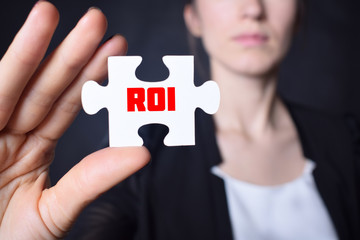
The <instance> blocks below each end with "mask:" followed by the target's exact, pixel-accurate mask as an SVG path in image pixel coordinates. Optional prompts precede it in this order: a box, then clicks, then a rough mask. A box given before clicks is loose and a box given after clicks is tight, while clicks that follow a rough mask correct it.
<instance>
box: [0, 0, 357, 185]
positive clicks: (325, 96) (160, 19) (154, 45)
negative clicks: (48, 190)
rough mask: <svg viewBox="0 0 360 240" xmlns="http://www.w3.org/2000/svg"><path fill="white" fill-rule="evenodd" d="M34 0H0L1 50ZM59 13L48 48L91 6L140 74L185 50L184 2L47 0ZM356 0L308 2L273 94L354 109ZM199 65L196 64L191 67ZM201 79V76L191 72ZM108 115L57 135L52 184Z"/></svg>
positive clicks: (97, 138)
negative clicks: (119, 37)
mask: <svg viewBox="0 0 360 240" xmlns="http://www.w3.org/2000/svg"><path fill="white" fill-rule="evenodd" d="M35 2H36V1H29V0H26V1H25V0H20V1H3V2H2V3H1V8H0V30H1V38H0V53H1V56H2V55H3V54H4V53H5V51H6V49H7V46H8V45H9V44H10V42H11V39H12V38H13V37H14V35H15V34H16V31H17V30H18V29H19V28H20V26H21V25H22V23H23V22H24V20H25V18H26V16H27V14H28V12H29V11H30V10H31V8H32V6H33V4H34V3H35ZM51 2H53V3H54V4H55V5H56V6H57V7H58V8H59V11H60V14H61V18H60V24H59V27H58V30H57V31H56V33H55V36H54V39H53V42H52V44H51V46H50V49H53V48H54V47H55V46H56V45H57V44H59V43H60V41H61V39H63V38H64V37H65V36H66V34H67V33H68V32H69V31H70V30H71V28H72V27H74V25H75V24H76V21H77V20H78V19H79V18H80V17H81V16H82V15H83V14H84V13H85V12H86V11H87V9H88V8H89V7H91V6H97V7H99V8H101V9H102V11H103V12H104V13H105V14H106V16H107V17H108V21H109V28H108V33H107V36H106V37H105V39H106V38H107V37H110V36H111V35H113V34H114V33H121V34H123V35H124V36H125V37H126V38H127V40H128V42H129V51H128V54H129V55H140V56H142V57H143V63H142V64H141V65H140V67H139V68H138V70H137V75H138V78H139V79H143V80H161V79H166V78H167V74H168V70H167V69H166V67H165V65H163V63H162V61H161V57H162V56H163V55H174V54H189V53H190V51H189V48H188V44H187V37H186V30H185V26H184V22H183V19H182V9H183V0H151V1H150V0H101V1H100V0H98V1H96V0H76V1H70V0H53V1H51ZM355 5H358V4H357V1H356V0H353V1H350V0H341V1H340V0H310V1H309V5H308V6H307V9H306V17H305V19H304V24H303V28H302V29H301V30H300V32H299V33H298V35H297V36H296V38H295V40H294V44H293V46H292V48H291V51H290V53H289V55H288V57H287V58H286V59H285V61H284V64H283V66H282V69H281V75H280V84H279V91H280V93H281V94H282V95H283V96H284V97H286V98H287V99H290V100H292V101H295V102H298V103H302V104H305V105H309V106H313V107H315V108H319V109H323V110H326V111H331V112H337V113H344V112H349V111H351V112H354V113H360V94H359V93H358V92H359V91H360V82H359V81H360V78H359V76H358V68H359V67H360V61H359V56H358V55H359V53H360V48H359V43H360V41H359V40H360V38H359V30H360V28H359V23H360V19H359V18H360V17H359V16H360V15H359V14H358V13H357V6H355ZM195 69H196V70H199V69H200V66H198V65H197V64H196V65H195ZM197 78H199V75H197ZM107 127H108V125H107V112H106V110H101V111H100V113H98V114H97V115H94V116H88V115H86V114H85V113H84V112H80V114H79V117H78V118H77V119H76V120H75V122H74V124H73V125H72V126H71V127H70V128H69V129H68V131H67V132H66V133H65V135H64V136H63V138H61V139H60V141H59V144H58V147H57V151H56V157H55V161H54V163H53V165H52V167H51V177H52V182H53V183H56V181H57V180H58V179H59V178H60V177H61V176H62V175H63V174H64V173H65V172H66V171H67V170H68V169H69V168H71V166H73V165H74V164H75V163H76V162H78V161H79V160H81V159H82V158H83V157H84V156H86V155H87V154H89V153H91V152H93V151H95V150H96V149H99V148H101V147H104V146H106V143H107Z"/></svg>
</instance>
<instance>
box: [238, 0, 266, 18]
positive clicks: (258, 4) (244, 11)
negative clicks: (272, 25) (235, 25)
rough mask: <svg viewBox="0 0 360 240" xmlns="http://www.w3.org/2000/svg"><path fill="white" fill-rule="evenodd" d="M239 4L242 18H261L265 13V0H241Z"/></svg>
mask: <svg viewBox="0 0 360 240" xmlns="http://www.w3.org/2000/svg"><path fill="white" fill-rule="evenodd" d="M239 5H240V7H239V8H240V14H241V17H242V18H252V19H261V18H263V17H264V15H265V12H264V3H263V0H240V1H239Z"/></svg>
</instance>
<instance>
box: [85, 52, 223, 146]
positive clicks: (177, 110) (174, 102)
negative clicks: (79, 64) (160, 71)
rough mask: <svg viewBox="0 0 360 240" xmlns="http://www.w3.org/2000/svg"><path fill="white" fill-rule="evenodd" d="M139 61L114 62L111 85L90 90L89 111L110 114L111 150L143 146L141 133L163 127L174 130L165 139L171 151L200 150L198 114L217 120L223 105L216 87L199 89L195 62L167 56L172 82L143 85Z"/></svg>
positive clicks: (206, 85)
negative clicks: (146, 128) (195, 147)
mask: <svg viewBox="0 0 360 240" xmlns="http://www.w3.org/2000/svg"><path fill="white" fill-rule="evenodd" d="M141 61H142V58H141V57H139V56H116V57H109V58H108V70H109V75H108V76H109V84H108V85H107V86H105V87H103V86H101V85H99V84H97V83H96V82H94V81H88V82H86V83H85V84H84V86H83V88H82V93H81V99H82V104H83V108H84V110H85V112H86V113H88V114H95V113H97V112H98V111H99V110H100V109H102V108H107V109H108V112H109V138H110V139H109V141H110V146H111V147H125V146H142V144H143V141H142V138H141V137H140V136H139V135H138V129H139V128H140V127H141V126H143V125H147V124H151V123H159V124H164V125H166V126H168V127H169V133H168V135H167V136H166V137H165V139H164V144H165V145H167V146H181V145H195V126H194V125H195V115H194V114H195V109H196V108H198V107H199V108H202V109H203V110H204V111H205V112H206V113H208V114H214V113H215V112H216V111H217V109H218V107H219V103H220V91H219V87H218V85H217V84H216V83H215V82H214V81H207V82H206V83H204V84H203V85H202V86H200V87H195V86H194V57H193V56H164V57H163V62H164V64H165V65H166V66H167V67H168V69H169V72H170V75H169V77H168V78H167V79H166V80H164V81H160V82H144V81H141V80H139V79H137V77H136V75H135V71H136V68H137V67H138V66H139V65H140V63H141Z"/></svg>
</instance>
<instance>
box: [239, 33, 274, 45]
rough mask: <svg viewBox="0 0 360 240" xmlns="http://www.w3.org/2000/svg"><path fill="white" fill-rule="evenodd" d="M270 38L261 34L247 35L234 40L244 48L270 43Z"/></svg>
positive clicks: (241, 35)
mask: <svg viewBox="0 0 360 240" xmlns="http://www.w3.org/2000/svg"><path fill="white" fill-rule="evenodd" d="M268 39H269V37H268V36H266V35H265V34H260V33H245V34H240V35H237V36H235V37H233V40H234V41H236V42H238V43H240V44H241V45H243V46H244V47H256V46H261V45H263V44H264V43H266V42H267V41H268Z"/></svg>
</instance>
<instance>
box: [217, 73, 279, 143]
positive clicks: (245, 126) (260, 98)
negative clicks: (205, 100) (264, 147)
mask: <svg viewBox="0 0 360 240" xmlns="http://www.w3.org/2000/svg"><path fill="white" fill-rule="evenodd" d="M212 79H213V80H215V81H216V82H217V83H218V84H219V87H220V93H221V101H220V107H219V110H218V112H217V113H216V114H215V122H216V126H217V130H218V131H223V132H228V131H231V132H234V133H240V134H242V135H244V136H247V137H249V138H254V137H255V138H256V137H260V136H262V135H263V133H265V132H266V131H267V130H269V129H271V128H272V127H274V126H275V124H276V123H277V120H278V119H279V118H278V116H279V114H278V112H279V110H280V109H282V108H283V106H282V103H281V101H280V100H279V98H278V97H277V95H276V85H277V77H276V73H275V72H274V73H273V74H269V75H267V76H261V77H252V76H244V75H239V74H236V73H234V72H231V71H229V70H228V69H224V68H221V67H213V71H212ZM280 112H281V111H280Z"/></svg>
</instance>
